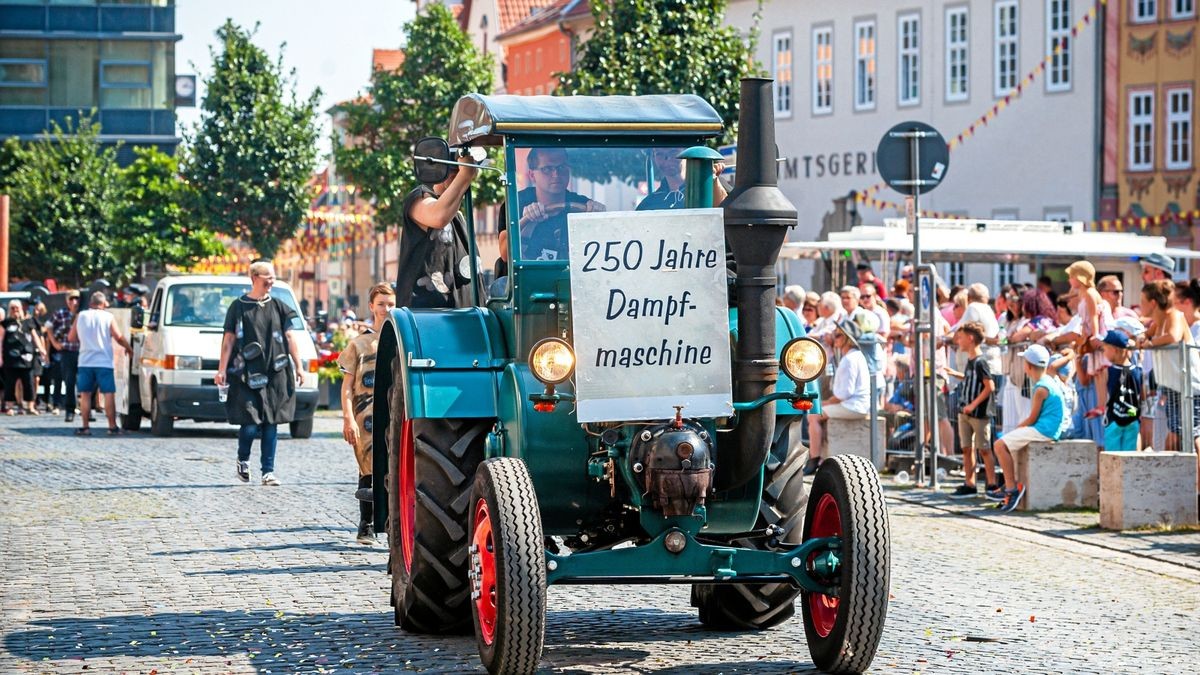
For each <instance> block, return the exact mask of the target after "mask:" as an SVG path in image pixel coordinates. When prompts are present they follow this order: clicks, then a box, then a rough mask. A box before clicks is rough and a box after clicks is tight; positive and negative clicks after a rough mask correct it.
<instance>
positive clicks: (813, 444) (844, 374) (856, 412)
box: [804, 310, 882, 475]
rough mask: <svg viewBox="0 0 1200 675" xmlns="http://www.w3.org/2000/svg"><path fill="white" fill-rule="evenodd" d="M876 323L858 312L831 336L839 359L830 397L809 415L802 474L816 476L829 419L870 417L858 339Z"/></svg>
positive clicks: (868, 375) (864, 359) (868, 388)
mask: <svg viewBox="0 0 1200 675" xmlns="http://www.w3.org/2000/svg"><path fill="white" fill-rule="evenodd" d="M877 321H878V319H877V318H876V317H875V315H874V314H872V313H870V312H867V311H862V310H860V311H858V312H856V313H855V314H854V315H853V316H851V317H849V318H847V319H845V320H843V321H842V322H841V323H839V324H838V325H837V330H835V331H833V333H832V335H831V338H830V339H831V340H832V344H833V348H834V350H835V351H836V352H837V353H838V354H839V355H840V357H841V358H840V359H839V360H838V364H837V370H835V371H834V374H833V387H832V389H833V395H832V396H830V397H829V398H827V399H825V400H824V401H821V413H820V414H819V415H809V416H808V438H809V449H810V455H809V458H808V463H807V464H805V466H804V473H805V475H812V474H814V473H816V471H817V467H818V466H820V464H821V461H822V458H823V457H824V443H825V437H826V433H825V430H826V423H827V422H828V421H829V419H830V418H837V419H850V420H864V421H865V420H866V419H867V416H868V415H869V414H870V411H871V371H870V368H869V367H868V366H867V357H866V356H865V355H864V354H863V353H862V350H861V349H860V348H859V340H861V339H862V338H863V336H865V335H868V334H870V333H874V332H875V330H877V329H878V326H876V325H874V324H875V323H876V322H877ZM880 391H882V389H880Z"/></svg>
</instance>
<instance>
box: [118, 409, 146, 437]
mask: <svg viewBox="0 0 1200 675" xmlns="http://www.w3.org/2000/svg"><path fill="white" fill-rule="evenodd" d="M142 414H143V413H142V406H140V405H138V404H136V403H130V404H129V412H128V413H125V414H124V415H121V428H122V429H124V430H125V431H138V430H139V429H141V428H142Z"/></svg>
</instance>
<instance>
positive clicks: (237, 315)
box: [214, 260, 303, 485]
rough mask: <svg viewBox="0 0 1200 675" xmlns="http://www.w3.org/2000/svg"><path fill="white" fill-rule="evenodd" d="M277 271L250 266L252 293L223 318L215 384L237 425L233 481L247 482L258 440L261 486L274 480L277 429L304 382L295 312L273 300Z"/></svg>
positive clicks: (292, 407) (276, 482) (289, 418)
mask: <svg viewBox="0 0 1200 675" xmlns="http://www.w3.org/2000/svg"><path fill="white" fill-rule="evenodd" d="M274 284H275V268H274V266H273V265H271V263H270V262H267V261H261V260H260V261H256V262H253V263H251V264H250V291H249V292H248V293H246V294H245V295H243V296H241V297H240V298H238V299H237V300H234V301H233V303H232V304H230V305H229V310H228V311H227V312H226V314H225V328H224V330H225V336H224V338H222V340H221V359H220V362H219V364H218V365H217V374H216V377H215V378H214V380H215V382H216V384H217V386H218V387H225V386H228V387H229V389H228V394H227V396H228V398H227V400H226V402H225V412H226V414H227V415H228V417H229V423H230V424H236V425H238V448H237V477H238V479H239V480H241V481H242V482H243V483H248V482H250V448H251V445H253V443H254V440H255V439H259V455H260V468H261V469H262V484H263V485H279V479H278V478H276V477H275V448H276V445H277V443H278V438H279V431H278V428H277V427H278V425H279V424H284V423H287V422H291V421H292V417H293V415H294V414H295V412H296V387H297V386H298V385H299V384H300V383H301V382H302V379H301V378H302V377H303V369H302V368H301V367H300V352H299V348H298V345H297V343H296V340H295V339H294V338H293V337H292V334H291V331H290V330H289V328H290V327H291V325H292V323H293V322H294V320H295V319H296V318H297V316H296V312H295V311H294V310H293V309H292V308H291V307H288V306H287V305H286V304H284V303H283V302H282V301H280V300H277V299H275V298H273V297H271V287H272V286H273V285H274Z"/></svg>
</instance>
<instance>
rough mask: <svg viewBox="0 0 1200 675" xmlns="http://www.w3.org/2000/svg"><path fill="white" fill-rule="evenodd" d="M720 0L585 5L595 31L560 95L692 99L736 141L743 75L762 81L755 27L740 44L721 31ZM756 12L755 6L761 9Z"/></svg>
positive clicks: (731, 31) (596, 0)
mask: <svg viewBox="0 0 1200 675" xmlns="http://www.w3.org/2000/svg"><path fill="white" fill-rule="evenodd" d="M725 6H726V0H591V7H592V16H593V18H594V20H595V30H594V32H593V33H592V35H591V37H590V38H589V39H588V41H587V43H586V45H585V46H584V48H583V53H582V54H581V55H580V58H579V59H578V60H577V61H576V63H575V67H574V69H573V70H572V71H571V72H568V73H561V74H560V76H559V80H560V84H559V93H561V94H592V95H599V94H625V95H636V94H696V95H698V96H700V97H701V98H703V99H704V100H706V101H708V102H709V104H710V105H712V107H713V108H714V109H716V111H717V113H718V114H719V115H721V118H722V119H723V120H725V136H724V137H723V138H722V139H721V142H724V143H729V142H732V140H733V139H734V138H735V136H736V126H737V116H738V96H739V89H740V84H739V81H740V80H741V78H743V77H747V76H756V75H762V74H763V70H762V67H761V66H760V65H759V64H758V63H756V62H755V61H754V45H755V42H756V41H757V29H755V30H754V31H752V32H751V34H750V36H749V40H748V41H744V40H743V39H742V37H741V36H739V35H738V32H737V30H736V29H735V28H732V27H730V26H725V25H723V22H724V16H725ZM760 11H761V5H760Z"/></svg>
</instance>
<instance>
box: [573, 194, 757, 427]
mask: <svg viewBox="0 0 1200 675" xmlns="http://www.w3.org/2000/svg"><path fill="white" fill-rule="evenodd" d="M724 232H725V231H724V220H723V216H722V212H721V210H720V209H681V210H671V211H645V212H633V213H631V212H621V213H572V214H570V216H569V220H568V233H569V239H570V261H571V297H572V305H573V306H572V320H573V325H572V330H573V338H574V339H573V342H574V346H575V355H576V366H575V382H576V391H575V396H576V400H577V410H578V417H579V421H580V422H606V421H615V420H651V419H662V418H664V417H666V418H669V417H671V416H673V415H674V412H675V411H674V409H673V407H674V406H684V410H683V414H684V415H685V416H688V417H725V416H729V415H731V414H732V413H733V391H732V384H731V382H732V378H731V375H730V372H731V370H730V349H729V325H728V306H729V303H728V299H727V290H726V272H725V235H724Z"/></svg>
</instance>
